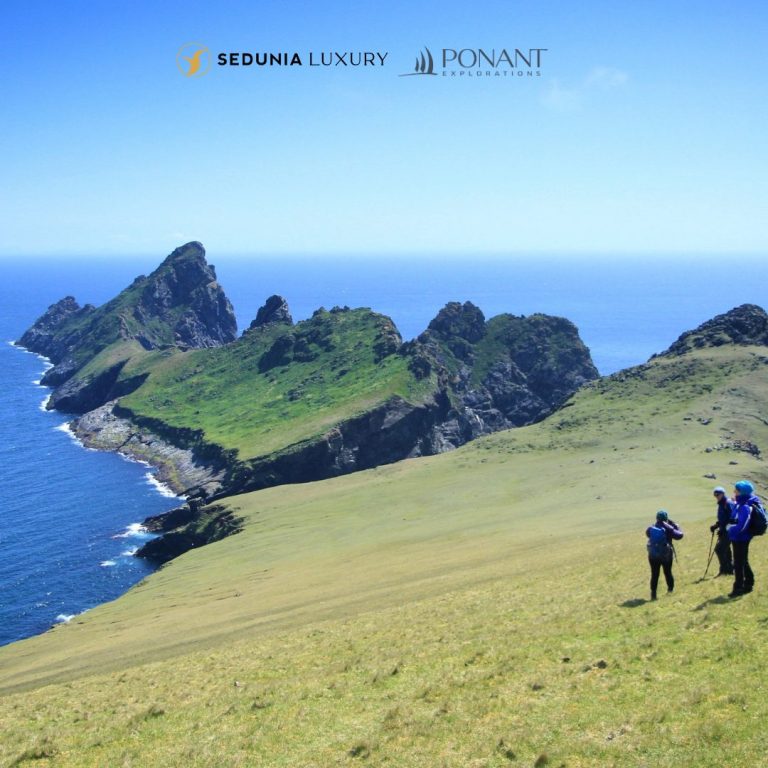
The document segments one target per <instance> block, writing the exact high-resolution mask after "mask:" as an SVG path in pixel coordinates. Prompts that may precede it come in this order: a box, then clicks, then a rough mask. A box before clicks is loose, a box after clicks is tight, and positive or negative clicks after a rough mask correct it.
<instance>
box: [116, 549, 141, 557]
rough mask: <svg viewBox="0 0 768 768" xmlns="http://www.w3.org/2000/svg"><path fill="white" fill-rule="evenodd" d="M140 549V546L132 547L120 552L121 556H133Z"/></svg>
mask: <svg viewBox="0 0 768 768" xmlns="http://www.w3.org/2000/svg"><path fill="white" fill-rule="evenodd" d="M138 551H139V548H138V547H133V548H132V549H126V550H125V551H124V552H121V553H120V557H133V556H134V555H135V554H136V553H137V552H138Z"/></svg>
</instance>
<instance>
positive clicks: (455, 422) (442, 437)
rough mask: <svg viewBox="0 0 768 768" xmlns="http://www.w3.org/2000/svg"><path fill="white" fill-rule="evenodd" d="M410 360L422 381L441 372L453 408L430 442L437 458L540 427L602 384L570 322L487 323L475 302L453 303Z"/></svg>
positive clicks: (505, 319) (511, 319)
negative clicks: (584, 389) (488, 437)
mask: <svg viewBox="0 0 768 768" xmlns="http://www.w3.org/2000/svg"><path fill="white" fill-rule="evenodd" d="M406 354H408V355H410V356H411V358H412V363H411V369H412V370H413V371H414V372H415V373H416V374H417V375H425V374H426V373H428V372H432V371H437V373H438V379H439V381H440V387H441V391H442V392H443V393H444V394H445V396H446V397H447V398H448V400H449V401H450V402H451V404H452V407H451V409H450V410H449V411H448V413H447V414H446V417H445V419H444V421H443V422H442V423H440V424H437V425H435V427H434V428H433V430H432V432H431V434H430V436H429V438H428V440H426V441H425V445H431V446H432V448H433V452H435V453H439V452H440V451H441V450H450V448H452V447H454V448H455V447H458V446H459V445H462V444H463V443H466V442H467V441H469V440H473V439H475V438H476V437H479V436H480V435H484V434H489V433H491V432H496V431H498V430H500V429H508V428H510V427H520V426H524V425H526V424H532V423H533V422H535V421H540V420H541V419H543V418H545V417H546V416H547V415H549V414H550V413H552V411H554V410H556V409H557V408H558V407H559V406H560V405H562V404H563V403H564V402H565V401H566V400H567V399H568V398H569V397H570V396H571V395H572V394H573V393H574V392H575V391H576V390H577V389H579V387H581V386H582V385H583V384H585V383H587V382H589V381H592V380H594V379H596V378H598V372H597V369H596V368H595V366H594V364H593V363H592V359H591V357H590V354H589V350H588V349H587V347H586V346H585V345H584V343H583V342H582V341H581V339H580V338H579V334H578V330H577V329H576V327H575V326H574V325H573V323H571V322H569V321H568V320H565V319H563V318H558V317H550V316H548V315H531V316H530V317H515V316H514V315H499V316H498V317H494V318H492V319H491V320H489V321H488V322H486V320H485V317H484V316H483V313H482V311H481V310H480V309H479V308H478V307H476V306H475V305H474V304H472V303H471V302H465V303H464V304H459V303H458V302H451V303H449V304H447V305H446V306H445V307H444V308H443V309H442V310H441V311H440V312H439V313H438V315H437V317H436V318H435V319H434V320H432V322H431V323H430V324H429V327H428V328H427V330H426V331H425V332H424V333H423V334H421V335H420V336H419V337H418V338H417V339H416V340H415V342H413V343H411V344H409V345H406Z"/></svg>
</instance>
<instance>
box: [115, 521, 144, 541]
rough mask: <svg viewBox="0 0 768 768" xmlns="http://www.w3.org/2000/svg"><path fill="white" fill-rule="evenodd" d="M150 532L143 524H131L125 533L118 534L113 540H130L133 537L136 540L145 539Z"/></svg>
mask: <svg viewBox="0 0 768 768" xmlns="http://www.w3.org/2000/svg"><path fill="white" fill-rule="evenodd" d="M148 533H149V531H147V529H146V528H145V527H144V526H143V525H142V524H141V523H131V524H130V525H128V526H126V528H125V531H123V533H116V534H115V535H114V536H113V537H112V538H113V539H130V538H131V537H135V538H144V537H146V536H147V534H148Z"/></svg>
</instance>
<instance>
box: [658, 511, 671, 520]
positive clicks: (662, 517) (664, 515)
mask: <svg viewBox="0 0 768 768" xmlns="http://www.w3.org/2000/svg"><path fill="white" fill-rule="evenodd" d="M656 519H657V520H669V515H668V514H667V510H666V509H660V510H659V511H658V512H657V513H656Z"/></svg>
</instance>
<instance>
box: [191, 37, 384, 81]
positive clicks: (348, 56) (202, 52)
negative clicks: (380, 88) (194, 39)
mask: <svg viewBox="0 0 768 768" xmlns="http://www.w3.org/2000/svg"><path fill="white" fill-rule="evenodd" d="M388 56H389V52H388V51H336V50H327V51H219V52H218V53H216V54H211V53H210V51H209V49H208V48H207V47H206V46H205V45H203V44H202V43H185V44H184V45H182V46H181V48H180V49H179V50H178V52H177V53H176V64H177V66H178V68H179V71H180V72H181V74H182V75H184V76H185V77H201V76H202V75H204V74H206V73H207V72H208V71H209V69H210V66H211V58H213V59H214V61H215V63H216V68H217V69H218V68H222V69H224V68H226V69H229V68H237V69H246V70H252V71H258V70H270V69H271V70H274V69H281V68H282V69H293V68H296V67H298V68H306V69H308V70H314V71H321V70H331V69H336V70H339V69H349V70H365V69H375V68H381V67H383V66H384V65H385V64H386V61H387V57H388Z"/></svg>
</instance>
